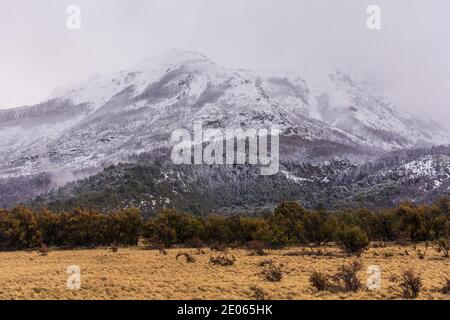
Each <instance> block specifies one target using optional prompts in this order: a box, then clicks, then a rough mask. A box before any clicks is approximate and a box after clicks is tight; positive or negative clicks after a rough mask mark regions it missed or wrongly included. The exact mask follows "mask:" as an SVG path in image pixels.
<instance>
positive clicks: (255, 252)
mask: <svg viewBox="0 0 450 320" xmlns="http://www.w3.org/2000/svg"><path fill="white" fill-rule="evenodd" d="M265 248H266V245H265V244H264V242H261V241H258V240H253V241H250V242H249V243H248V244H247V249H248V250H250V253H249V255H251V256H266V255H267V252H266V251H264V249H265Z"/></svg>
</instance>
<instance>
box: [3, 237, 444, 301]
mask: <svg viewBox="0 0 450 320" xmlns="http://www.w3.org/2000/svg"><path fill="white" fill-rule="evenodd" d="M405 249H407V250H408V253H409V255H407V254H406V252H405ZM325 251H326V253H327V254H326V255H321V256H317V255H307V254H305V253H307V252H309V251H307V250H306V249H305V248H303V249H302V248H290V249H284V250H277V251H270V252H269V255H267V256H250V255H249V252H248V251H247V250H230V251H229V253H228V256H230V257H231V256H234V257H235V259H236V262H235V264H234V265H232V266H226V267H225V266H218V265H212V264H210V263H209V259H210V257H211V256H218V255H220V254H221V253H218V252H211V251H210V249H203V252H198V251H197V250H195V249H171V250H168V251H167V254H166V255H163V254H160V252H159V251H157V250H145V249H142V248H119V249H118V252H112V250H110V249H106V248H105V249H95V250H71V251H60V250H54V251H50V252H49V253H48V255H46V256H42V255H40V254H39V253H38V252H37V251H32V252H3V253H0V299H254V292H253V291H252V290H251V289H250V288H251V287H255V286H257V287H259V288H261V289H263V291H264V292H265V293H266V294H267V296H266V297H267V298H268V299H401V298H402V296H401V293H399V292H398V290H397V289H396V288H397V287H396V285H395V284H394V283H393V282H392V281H391V280H392V279H391V278H392V276H393V275H399V274H400V273H401V272H403V271H405V270H408V269H409V268H412V269H413V270H415V271H417V272H420V274H421V277H422V280H423V289H422V292H421V293H420V295H419V297H418V298H419V299H449V298H450V296H449V295H448V294H444V293H441V292H439V290H438V288H440V287H442V283H443V280H444V279H445V278H446V277H448V276H449V274H450V259H448V258H444V257H442V255H441V254H440V253H438V252H436V251H435V250H434V249H432V248H430V249H429V250H428V252H427V255H426V257H425V259H422V260H421V259H419V258H418V257H417V254H416V253H415V252H412V251H411V249H410V248H409V247H400V246H387V247H383V248H370V249H369V250H367V251H366V252H364V253H363V254H362V256H361V257H360V261H361V262H362V264H363V265H364V268H363V269H362V271H360V272H359V274H358V275H359V278H360V279H361V281H362V283H363V285H364V286H365V284H366V279H367V277H368V275H367V272H366V271H367V267H368V266H370V265H378V266H379V267H380V269H381V288H380V289H378V290H374V291H370V290H367V289H363V290H361V291H359V292H357V293H346V292H318V291H317V290H316V289H314V288H313V287H312V286H311V285H310V283H309V281H308V278H309V276H310V274H311V273H312V272H313V271H314V270H317V271H321V272H325V273H328V274H334V273H336V271H337V269H338V267H339V266H341V265H343V264H347V263H349V262H351V261H353V260H354V259H355V258H351V257H348V256H346V255H345V254H343V253H342V252H341V251H340V250H339V249H337V248H334V247H328V248H326V249H325ZM179 252H189V253H190V254H191V255H192V256H193V257H194V258H195V262H194V263H187V262H186V259H185V258H184V257H180V258H179V259H178V260H177V259H176V256H177V254H178V253H179ZM289 253H300V254H299V255H291V254H289ZM267 259H271V260H273V262H274V263H275V264H276V265H279V264H282V265H283V267H282V269H283V271H284V273H283V278H282V280H281V281H280V282H270V281H267V280H265V279H263V277H262V276H261V275H260V274H259V273H260V272H261V270H262V269H263V268H262V267H260V266H259V263H260V262H261V261H263V260H267ZM70 265H77V266H79V267H80V269H81V288H80V289H79V290H69V289H68V288H67V278H68V276H69V275H68V274H67V267H68V266H70Z"/></svg>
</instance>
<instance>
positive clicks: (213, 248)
mask: <svg viewBox="0 0 450 320" xmlns="http://www.w3.org/2000/svg"><path fill="white" fill-rule="evenodd" d="M209 249H210V250H211V251H218V252H227V251H228V248H227V246H226V245H224V244H223V243H218V242H216V243H213V244H212V245H210V246H209Z"/></svg>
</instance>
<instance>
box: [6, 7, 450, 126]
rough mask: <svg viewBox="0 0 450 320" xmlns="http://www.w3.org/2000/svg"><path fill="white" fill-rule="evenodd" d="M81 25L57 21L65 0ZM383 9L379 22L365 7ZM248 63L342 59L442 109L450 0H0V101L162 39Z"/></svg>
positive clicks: (414, 100)
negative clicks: (370, 21)
mask: <svg viewBox="0 0 450 320" xmlns="http://www.w3.org/2000/svg"><path fill="white" fill-rule="evenodd" d="M70 4H76V5H79V6H80V7H81V10H82V28H81V30H79V31H69V30H68V29H67V28H66V20H67V17H68V15H67V13H66V9H67V7H68V5H70ZM371 4H375V5H378V6H380V7H381V10H382V30H380V31H369V30H368V29H367V28H366V19H367V14H366V9H367V7H368V6H369V5H371ZM171 48H177V49H188V50H194V51H198V52H201V53H204V54H205V55H207V56H209V57H210V58H211V59H212V60H214V61H215V62H217V63H218V64H221V65H224V66H228V67H233V68H250V69H287V70H289V69H305V68H306V69H313V70H314V69H317V70H326V69H330V70H331V69H333V68H334V67H339V68H342V69H343V70H347V71H350V72H352V73H355V74H357V75H360V76H364V77H368V78H370V79H373V80H375V81H377V82H378V83H381V84H383V86H384V87H386V88H387V89H388V90H389V91H390V92H391V94H392V96H394V98H395V99H396V100H397V101H398V102H400V103H401V104H402V105H404V106H405V107H410V108H412V109H415V110H419V111H420V110H424V111H426V112H427V114H430V113H432V114H433V115H434V116H436V117H439V118H441V120H445V121H448V120H450V80H449V77H450V2H449V1H448V0H395V1H393V0H370V1H367V0H70V1H67V0H39V1H35V0H0V108H5V107H12V106H19V105H25V104H34V103H37V102H40V101H42V100H44V99H45V98H46V97H47V96H48V95H49V93H50V91H51V90H52V89H53V88H55V87H59V86H62V85H66V84H68V83H71V82H75V81H79V80H82V79H84V78H89V77H90V76H92V75H93V74H95V73H104V72H109V71H113V70H116V69H120V68H123V67H125V66H127V65H130V64H134V63H135V62H138V61H140V60H142V59H144V58H148V57H151V56H154V55H156V54H159V53H161V52H163V51H165V50H167V49H171Z"/></svg>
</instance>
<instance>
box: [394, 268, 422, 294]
mask: <svg viewBox="0 0 450 320" xmlns="http://www.w3.org/2000/svg"><path fill="white" fill-rule="evenodd" d="M391 281H393V282H394V283H396V284H397V285H398V286H399V287H400V290H401V293H402V297H403V298H405V299H415V298H417V297H418V296H419V293H420V291H421V290H422V279H421V277H420V274H416V273H414V271H412V270H408V271H405V272H403V274H402V275H401V276H394V277H392V279H391Z"/></svg>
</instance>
